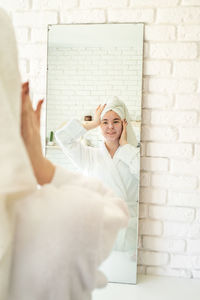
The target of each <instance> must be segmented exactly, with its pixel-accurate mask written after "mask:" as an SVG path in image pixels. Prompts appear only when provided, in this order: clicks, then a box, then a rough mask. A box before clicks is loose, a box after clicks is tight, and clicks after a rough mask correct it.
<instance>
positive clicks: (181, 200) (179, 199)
mask: <svg viewBox="0 0 200 300" xmlns="http://www.w3.org/2000/svg"><path fill="white" fill-rule="evenodd" d="M192 174H193V173H192ZM167 203H168V204H169V205H174V206H188V207H200V192H199V191H196V192H195V191H194V192H190V193H181V192H179V193H175V192H170V193H169V195H168V202H167Z"/></svg>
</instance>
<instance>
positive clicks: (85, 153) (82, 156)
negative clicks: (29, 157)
mask: <svg viewBox="0 0 200 300" xmlns="http://www.w3.org/2000/svg"><path fill="white" fill-rule="evenodd" d="M86 132H87V130H86V129H85V128H84V127H83V126H82V124H81V122H80V121H78V120H76V119H72V120H71V121H69V122H68V123H67V124H66V125H65V126H63V127H62V128H61V129H59V130H57V131H56V133H55V137H56V141H57V143H58V145H59V146H60V147H61V149H62V150H63V152H64V153H65V154H66V155H67V156H68V157H70V158H71V159H72V161H73V162H74V163H75V164H76V166H77V167H78V168H79V169H80V170H83V171H84V170H86V171H87V170H88V167H89V166H90V164H91V163H92V154H93V150H94V149H91V148H90V147H87V146H85V145H83V144H82V143H81V141H80V137H82V136H83V135H84V134H85V133H86Z"/></svg>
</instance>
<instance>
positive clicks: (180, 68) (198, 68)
mask: <svg viewBox="0 0 200 300" xmlns="http://www.w3.org/2000/svg"><path fill="white" fill-rule="evenodd" d="M174 75H175V76H176V77H183V78H186V77H188V78H197V79H198V78H199V77H200V62H198V61H186V62H175V63H174Z"/></svg>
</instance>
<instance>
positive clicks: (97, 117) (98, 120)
mask: <svg viewBox="0 0 200 300" xmlns="http://www.w3.org/2000/svg"><path fill="white" fill-rule="evenodd" d="M105 106H106V104H100V105H99V106H98V107H97V108H96V110H95V113H94V118H93V120H92V121H86V122H84V123H83V127H84V128H85V129H87V130H90V129H94V128H96V127H98V126H99V125H100V124H101V113H102V111H103V110H104V108H105Z"/></svg>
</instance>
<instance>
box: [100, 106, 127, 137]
mask: <svg viewBox="0 0 200 300" xmlns="http://www.w3.org/2000/svg"><path fill="white" fill-rule="evenodd" d="M100 127H101V131H102V134H103V136H104V138H105V139H106V141H109V142H115V141H116V140H119V139H120V136H121V133H122V120H121V118H120V117H119V115H118V114H117V113H116V112H114V111H112V110H110V111H108V112H106V113H105V115H104V116H103V118H102V120H101V124H100Z"/></svg>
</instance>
